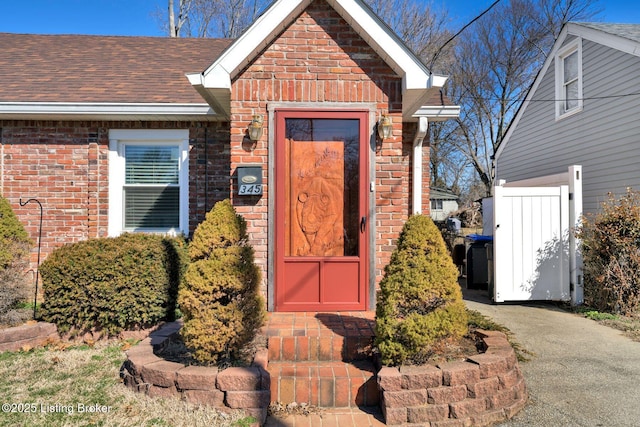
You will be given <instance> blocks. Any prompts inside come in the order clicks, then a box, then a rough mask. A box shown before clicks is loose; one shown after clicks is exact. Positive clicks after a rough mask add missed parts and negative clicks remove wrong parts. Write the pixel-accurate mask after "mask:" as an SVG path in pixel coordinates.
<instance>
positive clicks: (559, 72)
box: [555, 37, 584, 120]
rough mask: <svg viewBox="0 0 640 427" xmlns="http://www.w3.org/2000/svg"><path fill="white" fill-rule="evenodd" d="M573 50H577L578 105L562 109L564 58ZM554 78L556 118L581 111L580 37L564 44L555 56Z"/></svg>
mask: <svg viewBox="0 0 640 427" xmlns="http://www.w3.org/2000/svg"><path fill="white" fill-rule="evenodd" d="M574 52H578V105H577V106H576V107H574V108H572V109H570V110H566V111H565V109H564V103H565V95H564V59H565V58H566V57H567V56H569V55H571V54H572V53H574ZM555 79H556V96H555V98H556V120H560V119H564V118H565V117H569V116H572V115H574V114H576V113H579V112H580V111H582V106H583V102H582V99H583V95H582V86H583V83H584V80H583V79H582V39H581V38H579V37H578V38H576V39H575V40H573V41H572V42H571V43H569V44H567V45H566V46H564V47H563V48H562V49H560V50H559V51H558V53H557V54H556V56H555Z"/></svg>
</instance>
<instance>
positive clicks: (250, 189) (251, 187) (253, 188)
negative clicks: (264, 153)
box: [238, 166, 262, 196]
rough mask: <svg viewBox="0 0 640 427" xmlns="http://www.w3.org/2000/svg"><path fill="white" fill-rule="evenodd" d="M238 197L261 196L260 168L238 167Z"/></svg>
mask: <svg viewBox="0 0 640 427" xmlns="http://www.w3.org/2000/svg"><path fill="white" fill-rule="evenodd" d="M238 195H239V196H261V195H262V166H238Z"/></svg>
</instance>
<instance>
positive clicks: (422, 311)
mask: <svg viewBox="0 0 640 427" xmlns="http://www.w3.org/2000/svg"><path fill="white" fill-rule="evenodd" d="M457 278H458V270H457V268H456V266H455V265H454V264H453V261H452V259H451V256H450V255H449V253H448V251H447V248H446V245H445V243H444V240H443V238H442V235H441V233H440V231H439V230H438V228H437V227H436V225H435V224H434V223H433V221H432V220H431V218H429V217H428V216H424V215H414V216H411V217H410V218H409V219H408V220H407V222H406V223H405V225H404V227H403V230H402V232H401V234H400V237H399V239H398V246H397V248H396V249H395V250H394V251H393V253H392V255H391V260H390V262H389V264H388V265H387V266H386V267H385V271H384V277H383V279H382V281H381V282H380V292H379V294H378V303H377V307H376V345H377V347H378V349H379V351H380V355H381V359H382V363H384V364H386V365H391V366H397V365H402V364H420V363H423V362H424V361H425V360H426V359H427V358H428V357H429V356H430V355H431V354H433V353H434V349H435V348H437V345H438V344H441V343H442V342H443V341H444V340H451V339H453V340H458V339H461V338H462V337H463V336H464V335H465V334H466V333H467V332H468V324H467V313H466V309H465V305H464V301H463V300H462V291H461V290H460V286H459V285H458V281H457Z"/></svg>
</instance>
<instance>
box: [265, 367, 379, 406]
mask: <svg viewBox="0 0 640 427" xmlns="http://www.w3.org/2000/svg"><path fill="white" fill-rule="evenodd" d="M267 370H268V371H269V374H270V376H271V401H272V402H280V403H282V404H289V403H293V402H296V403H298V404H301V403H307V404H309V405H313V406H318V407H324V408H348V407H362V406H376V405H378V403H379V393H378V387H377V384H376V372H375V368H374V365H373V363H371V362H370V361H356V362H353V363H344V362H326V361H321V362H271V361H270V362H269V366H268V367H267Z"/></svg>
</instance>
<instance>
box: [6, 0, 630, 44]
mask: <svg viewBox="0 0 640 427" xmlns="http://www.w3.org/2000/svg"><path fill="white" fill-rule="evenodd" d="M176 1H177V0H176ZM425 1H429V0H425ZM430 1H432V4H433V5H434V6H435V8H436V10H437V9H439V7H444V8H445V9H447V10H449V15H450V17H451V18H452V19H453V22H454V24H453V25H452V29H454V30H455V29H457V28H458V27H461V26H462V25H464V24H465V23H466V22H468V21H469V20H471V19H473V18H474V17H475V16H476V15H477V14H479V13H480V12H482V11H483V10H484V9H485V8H487V7H488V6H489V5H490V4H491V3H493V0H430ZM167 4H168V2H167V0H1V5H0V15H1V16H2V17H3V19H2V24H0V32H9V33H37V34H101V35H127V36H164V33H163V31H162V30H161V29H160V27H159V24H158V21H157V19H156V18H155V16H156V15H157V14H158V13H161V14H166V7H167ZM600 7H601V8H603V9H604V12H603V14H602V16H601V17H600V19H599V20H601V21H604V22H627V23H640V2H638V0H600Z"/></svg>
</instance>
